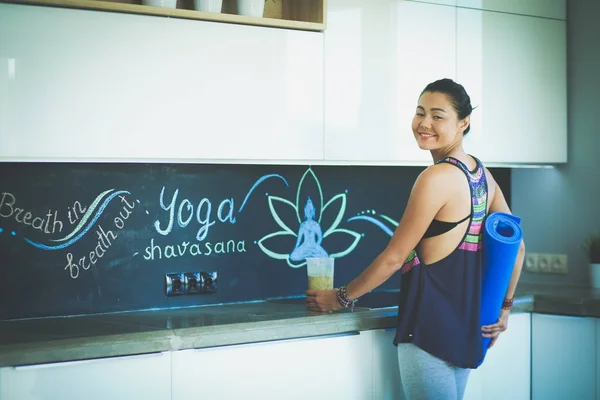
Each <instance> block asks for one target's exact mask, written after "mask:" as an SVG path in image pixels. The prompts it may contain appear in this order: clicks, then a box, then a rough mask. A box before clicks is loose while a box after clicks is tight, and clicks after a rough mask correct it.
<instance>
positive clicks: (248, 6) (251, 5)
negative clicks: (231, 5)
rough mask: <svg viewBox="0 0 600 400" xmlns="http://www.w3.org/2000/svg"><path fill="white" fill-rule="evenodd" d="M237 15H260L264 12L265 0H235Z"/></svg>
mask: <svg viewBox="0 0 600 400" xmlns="http://www.w3.org/2000/svg"><path fill="white" fill-rule="evenodd" d="M237 10H238V14H239V15H247V16H250V17H262V16H263V13H264V12H265V0H237Z"/></svg>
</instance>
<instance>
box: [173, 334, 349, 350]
mask: <svg viewBox="0 0 600 400" xmlns="http://www.w3.org/2000/svg"><path fill="white" fill-rule="evenodd" d="M358 335H360V331H351V332H344V333H329V334H325V335H315V336H306V337H298V338H289V339H275V340H262V341H260V342H252V343H235V344H225V345H220V346H208V347H198V348H195V349H192V350H194V351H202V350H210V349H217V348H221V347H241V346H244V347H247V346H257V345H261V344H267V343H280V342H299V341H305V340H319V339H331V338H341V337H346V336H358ZM181 350H185V349H181Z"/></svg>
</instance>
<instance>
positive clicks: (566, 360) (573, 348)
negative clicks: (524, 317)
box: [531, 314, 598, 400]
mask: <svg viewBox="0 0 600 400" xmlns="http://www.w3.org/2000/svg"><path fill="white" fill-rule="evenodd" d="M597 324H598V321H597V320H596V319H594V318H582V317H569V316H559V315H544V314H533V319H532V379H531V385H532V399H533V400H538V399H539V400H542V399H543V400H551V399H561V400H562V399H579V400H586V399H589V400H592V399H594V398H597V397H596V394H595V392H596V380H597V378H598V371H597V369H596V368H597V361H596V354H597V349H596V342H597V340H598V339H597V334H596V325H597Z"/></svg>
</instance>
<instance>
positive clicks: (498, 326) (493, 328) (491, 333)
mask: <svg viewBox="0 0 600 400" xmlns="http://www.w3.org/2000/svg"><path fill="white" fill-rule="evenodd" d="M509 315H510V310H502V311H500V318H498V322H496V323H495V324H493V325H484V326H482V327H481V331H482V332H483V334H482V336H483V337H484V338H492V341H491V342H490V346H489V348H491V347H492V346H493V345H494V343H496V340H497V339H498V336H500V334H501V333H502V332H504V331H505V330H506V328H508V316H509Z"/></svg>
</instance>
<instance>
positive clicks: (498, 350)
mask: <svg viewBox="0 0 600 400" xmlns="http://www.w3.org/2000/svg"><path fill="white" fill-rule="evenodd" d="M507 382H510V384H507ZM530 393H531V314H530V313H513V314H511V315H510V317H509V320H508V329H507V330H506V331H504V332H503V333H502V334H501V335H500V337H499V338H498V340H497V341H496V343H495V344H494V346H493V347H492V348H491V349H488V352H487V354H486V357H485V360H484V362H483V364H482V365H481V366H480V367H479V368H477V369H475V370H472V371H471V374H470V376H469V382H468V384H467V390H466V392H465V400H469V399H473V400H475V399H480V400H501V399H511V400H519V399H523V400H527V399H529V398H530Z"/></svg>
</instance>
